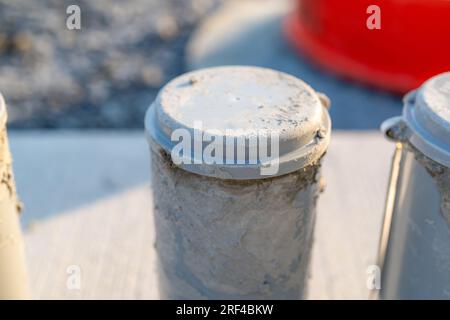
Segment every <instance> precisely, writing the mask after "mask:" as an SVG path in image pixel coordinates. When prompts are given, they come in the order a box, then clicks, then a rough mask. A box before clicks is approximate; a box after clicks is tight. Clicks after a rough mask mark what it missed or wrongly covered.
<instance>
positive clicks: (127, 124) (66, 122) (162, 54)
mask: <svg viewBox="0 0 450 320" xmlns="http://www.w3.org/2000/svg"><path fill="white" fill-rule="evenodd" d="M220 1H225V0H127V1H120V0H95V1H89V0H80V1H61V0H33V1H30V0H14V1H11V0H0V21H1V22H0V91H1V92H2V93H3V95H4V96H5V99H6V101H7V103H8V106H9V110H8V111H9V125H10V127H13V128H141V127H143V117H144V113H145V111H146V109H147V107H148V105H149V104H150V102H151V101H152V100H153V98H154V97H155V95H156V93H157V91H158V89H159V88H160V87H161V85H163V84H164V83H165V82H166V81H168V80H169V79H171V78H172V77H174V76H176V75H178V74H180V73H181V72H183V69H184V65H183V60H184V58H183V56H184V47H185V44H186V42H187V39H188V37H189V34H190V33H191V31H192V30H193V28H194V27H195V26H196V25H197V23H198V22H199V21H200V20H201V19H202V18H203V17H205V15H206V14H207V13H208V12H210V11H211V10H213V9H214V8H215V7H217V5H218V4H219V2H220ZM70 4H77V5H79V6H80V8H81V27H82V29H81V30H68V29H67V28H66V17H67V14H66V8H67V6H68V5H70Z"/></svg>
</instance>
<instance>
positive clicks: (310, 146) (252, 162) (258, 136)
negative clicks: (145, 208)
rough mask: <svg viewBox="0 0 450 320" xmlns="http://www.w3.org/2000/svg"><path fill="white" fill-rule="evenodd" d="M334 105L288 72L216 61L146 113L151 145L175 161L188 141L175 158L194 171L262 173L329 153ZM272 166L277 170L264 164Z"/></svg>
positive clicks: (167, 91)
mask: <svg viewBox="0 0 450 320" xmlns="http://www.w3.org/2000/svg"><path fill="white" fill-rule="evenodd" d="M328 104H329V102H328V99H327V98H326V97H325V96H324V95H322V94H320V93H317V92H315V91H314V90H313V89H312V88H311V87H310V86H308V85H307V84H306V83H304V82H303V81H301V80H299V79H297V78H295V77H293V76H290V75H288V74H285V73H282V72H278V71H274V70H270V69H264V68H258V67H241V66H232V67H216V68H208V69H202V70H198V71H194V72H190V73H187V74H184V75H182V76H180V77H178V78H176V79H174V80H172V81H171V82H169V83H168V84H167V85H166V86H165V87H164V88H163V89H162V90H161V91H160V93H159V94H158V96H157V98H156V100H155V101H154V103H153V104H152V106H151V107H150V108H149V110H148V111H147V115H146V120H145V126H146V131H147V134H148V135H149V138H150V139H149V140H150V145H152V146H153V147H159V148H162V149H164V150H165V151H166V152H168V153H170V154H171V155H172V160H173V158H174V152H173V151H176V152H175V153H177V152H178V151H179V150H180V143H181V140H184V142H185V143H186V144H185V146H188V147H190V150H185V149H186V148H184V150H183V152H182V153H181V152H180V153H179V154H180V155H181V158H182V161H181V162H180V161H178V163H177V162H175V164H176V165H178V166H179V167H181V168H183V169H185V170H187V171H190V172H194V173H197V174H201V175H206V176H212V177H216V178H220V179H261V178H265V177H270V176H272V177H273V176H279V175H283V174H287V173H290V172H293V171H296V170H299V169H300V168H302V167H304V166H307V165H308V164H311V163H314V162H315V161H317V160H318V159H319V158H320V157H321V156H322V155H323V154H324V152H325V151H326V148H327V146H328V144H329V140H330V131H331V122H330V118H329V115H328V111H327V107H328ZM181 137H182V138H181ZM186 139H187V140H189V141H186ZM199 139H200V142H199V141H198V140H199ZM263 140H264V141H263ZM212 144H214V147H215V148H214V149H215V150H214V151H213V152H212V153H211V149H212V147H211V145H212ZM240 148H242V150H240ZM266 148H267V151H268V152H266V150H265V149H266ZM207 155H210V156H212V158H213V159H214V161H211V159H205V158H208V157H207ZM274 162H277V163H276V165H274ZM271 165H274V167H276V171H271V170H268V172H271V173H270V174H267V172H266V173H265V172H264V170H262V169H264V168H267V167H270V166H271Z"/></svg>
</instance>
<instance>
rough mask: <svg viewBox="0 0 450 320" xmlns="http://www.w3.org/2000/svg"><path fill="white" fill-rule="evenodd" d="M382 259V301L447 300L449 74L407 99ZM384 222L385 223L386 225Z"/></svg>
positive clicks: (397, 133) (387, 127)
mask: <svg viewBox="0 0 450 320" xmlns="http://www.w3.org/2000/svg"><path fill="white" fill-rule="evenodd" d="M404 102H405V106H404V109H403V115H402V116H401V117H396V118H393V119H389V120H387V121H386V122H385V123H384V124H383V127H382V129H383V131H384V132H385V134H386V135H387V136H388V138H390V139H392V140H394V141H396V142H397V150H396V155H397V156H395V157H394V161H393V168H392V169H393V170H392V172H393V174H394V176H393V177H392V179H391V185H390V186H389V189H390V190H389V192H388V200H387V204H386V208H387V210H386V215H385V226H384V230H383V234H384V236H383V237H382V239H381V246H380V247H381V251H380V261H381V265H382V273H381V280H382V281H381V292H380V293H381V295H380V297H381V298H382V299H450V72H449V73H444V74H441V75H438V76H436V77H434V78H432V79H430V80H428V81H427V82H425V83H424V84H423V85H422V87H421V88H419V89H418V90H416V91H413V92H411V93H409V94H408V95H407V96H406V97H405V100H404ZM386 221H387V223H386Z"/></svg>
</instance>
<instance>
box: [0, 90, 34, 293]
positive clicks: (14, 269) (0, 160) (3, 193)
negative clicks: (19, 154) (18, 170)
mask: <svg viewBox="0 0 450 320" xmlns="http://www.w3.org/2000/svg"><path fill="white" fill-rule="evenodd" d="M6 118H7V114H6V106H5V103H4V100H3V97H2V95H1V94H0V175H1V177H2V180H1V184H0V299H28V298H30V294H29V291H28V282H27V273H26V266H25V250H24V243H23V239H22V233H21V229H20V223H19V211H20V204H19V201H18V199H17V195H16V187H15V184H14V177H13V172H12V158H11V154H10V152H9V146H8V137H7V133H6Z"/></svg>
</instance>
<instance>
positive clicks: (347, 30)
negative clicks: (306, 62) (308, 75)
mask: <svg viewBox="0 0 450 320" xmlns="http://www.w3.org/2000/svg"><path fill="white" fill-rule="evenodd" d="M371 5H377V6H378V7H379V9H380V22H381V23H380V27H381V28H380V29H369V28H368V27H367V20H368V18H369V17H370V16H372V15H373V14H374V11H370V10H369V12H368V8H369V6H371ZM285 33H286V35H287V37H288V39H289V41H290V42H291V43H293V44H294V45H295V46H296V47H297V48H298V49H299V50H301V51H302V52H303V53H305V54H306V55H308V56H310V57H311V58H312V59H313V60H314V61H315V62H317V63H318V64H320V65H322V66H324V67H325V68H327V69H329V70H331V71H334V72H336V73H338V74H341V75H343V76H346V77H350V78H353V79H356V80H359V81H361V82H365V83H368V84H372V85H375V86H378V87H381V88H384V89H388V90H390V91H395V92H399V93H405V92H407V91H409V90H411V89H414V88H417V87H419V86H420V84H421V83H422V82H424V81H425V80H427V79H428V78H430V77H432V76H433V75H436V74H438V73H442V72H444V71H449V70H450V0H383V1H380V0H378V1H375V0H351V1H350V0H349V1H343V0H299V1H298V7H297V10H296V12H295V13H294V14H292V15H290V16H289V17H288V18H287V19H286V21H285Z"/></svg>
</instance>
